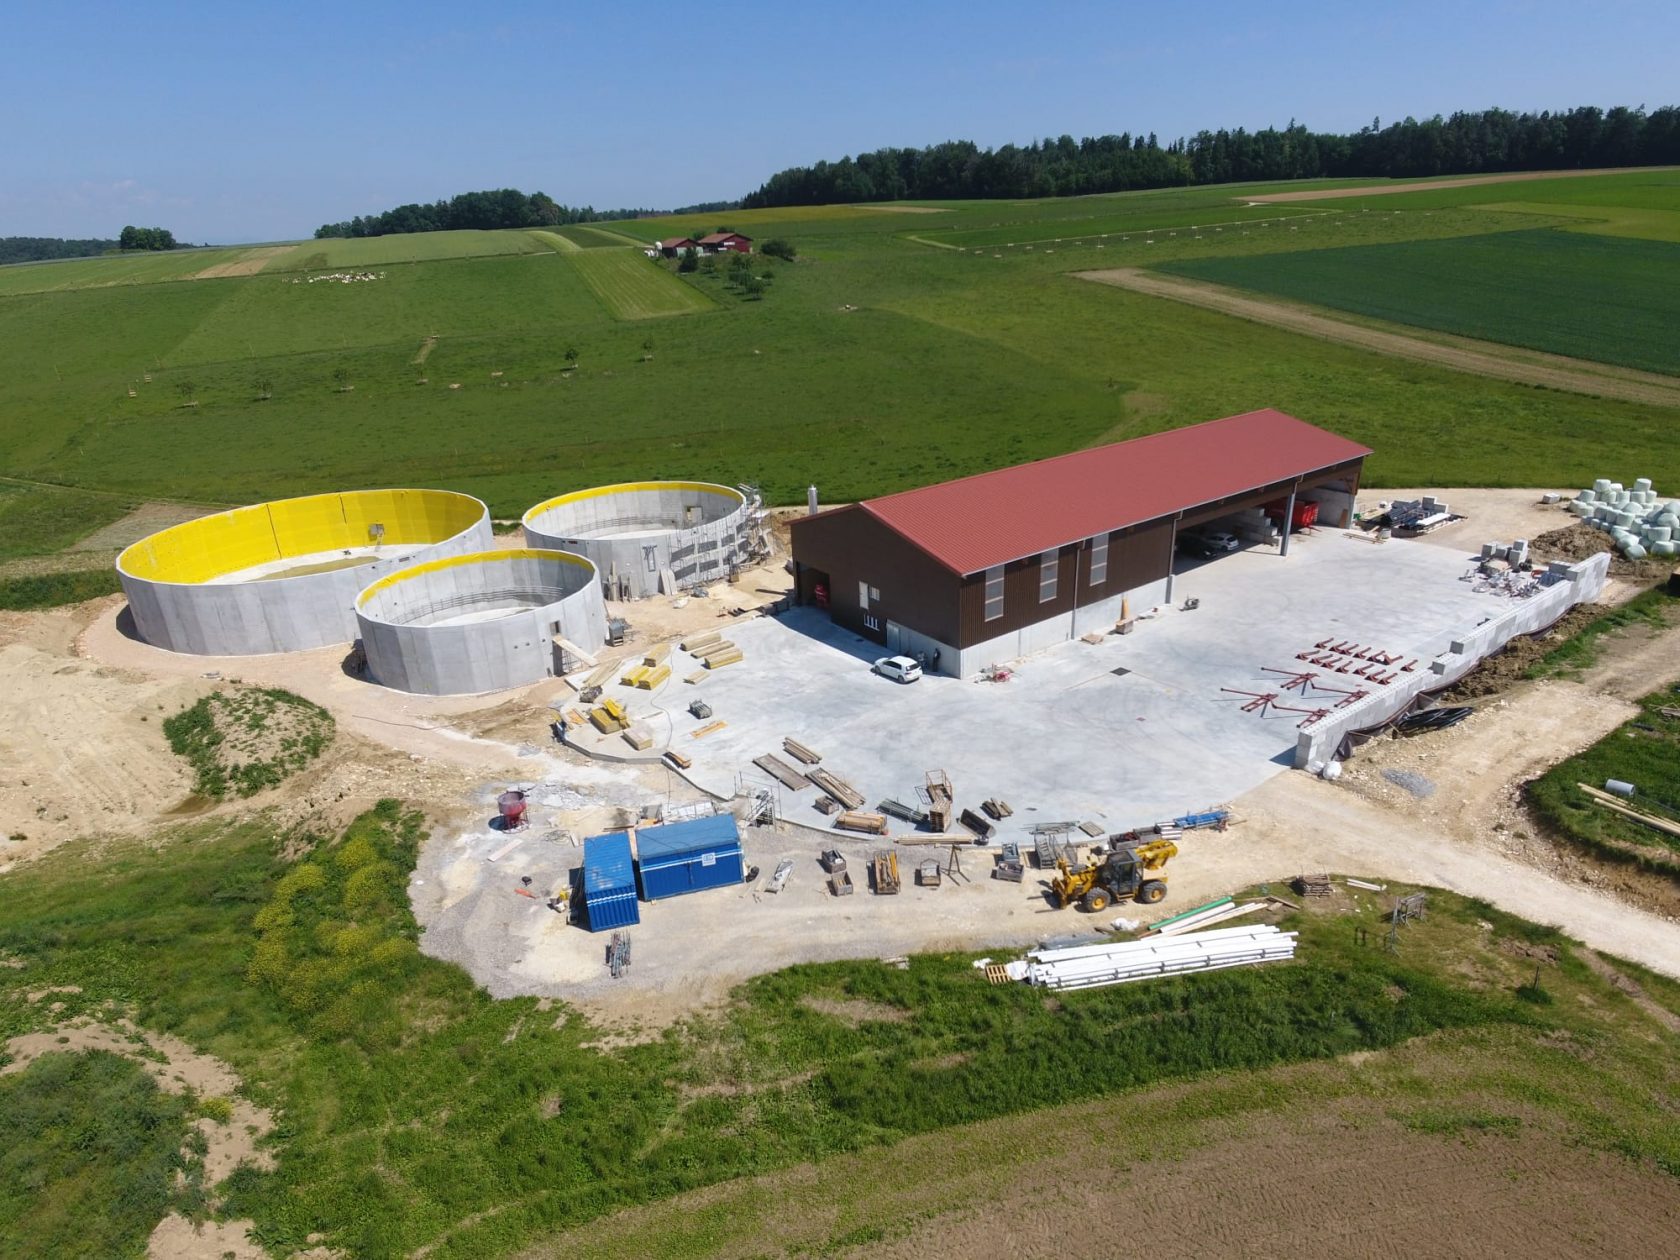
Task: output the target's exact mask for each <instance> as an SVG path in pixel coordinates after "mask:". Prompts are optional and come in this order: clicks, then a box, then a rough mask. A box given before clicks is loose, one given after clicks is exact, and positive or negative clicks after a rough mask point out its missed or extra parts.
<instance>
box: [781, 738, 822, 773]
mask: <svg viewBox="0 0 1680 1260" xmlns="http://www.w3.org/2000/svg"><path fill="white" fill-rule="evenodd" d="M782 751H783V752H785V753H787V754H788V756H790V757H792V758H793V759H794V760H796V761H802V762H804V763H805V764H806V765H808V766H814V765H816V764H817V762H819V761H821V760H822V754H821V753H820V752H816V751H814V750H813V749H812V748H811V747H810V745H808V744H801V743H800V742H799V741H798V740H797V739H794V738H793V736H791V735H789V736H787V737H786V738H784V739H783V740H782Z"/></svg>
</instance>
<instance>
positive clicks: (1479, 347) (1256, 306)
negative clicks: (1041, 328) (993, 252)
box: [1072, 267, 1680, 407]
mask: <svg viewBox="0 0 1680 1260" xmlns="http://www.w3.org/2000/svg"><path fill="white" fill-rule="evenodd" d="M1072 274H1073V275H1074V276H1075V277H1076V278H1078V279H1080V280H1093V281H1095V282H1097V283H1098V284H1111V285H1114V286H1115V287H1116V288H1121V289H1127V290H1129V291H1131V292H1133V293H1142V294H1145V295H1147V296H1149V297H1161V298H1169V299H1171V300H1172V301H1175V302H1185V303H1188V304H1189V305H1191V306H1200V307H1202V308H1204V309H1206V310H1210V311H1217V312H1219V313H1220V314H1222V315H1234V316H1236V317H1237V318H1238V319H1247V320H1251V321H1253V322H1254V323H1258V324H1267V325H1269V326H1271V327H1273V328H1281V329H1283V330H1284V331H1286V332H1293V333H1300V334H1302V335H1303V336H1307V337H1317V338H1318V339H1319V340H1321V341H1334V342H1337V343H1339V344H1341V345H1347V346H1355V347H1357V348H1359V349H1361V350H1371V351H1374V352H1376V353H1378V354H1388V355H1393V356H1395V357H1396V358H1401V359H1413V360H1416V361H1418V362H1422V363H1432V364H1434V365H1436V366H1437V367H1444V368H1449V369H1451V370H1453V371H1456V372H1469V373H1471V374H1473V375H1476V376H1488V377H1493V378H1495V379H1497V380H1504V381H1515V382H1517V383H1518V384H1521V385H1539V386H1543V387H1545V388H1547V389H1560V390H1564V391H1566V392H1568V393H1572V394H1587V395H1590V396H1591V397H1594V398H1620V399H1624V400H1626V401H1628V402H1637V403H1649V404H1651V405H1654V406H1659V407H1676V406H1680V382H1676V381H1674V380H1672V379H1670V378H1666V377H1662V376H1658V375H1655V374H1653V373H1648V372H1635V371H1632V370H1629V369H1624V368H1613V367H1610V366H1608V365H1605V364H1599V363H1592V362H1589V361H1588V360H1585V359H1570V358H1567V357H1565V356H1562V355H1538V354H1533V353H1528V352H1518V351H1514V350H1511V349H1508V348H1507V347H1504V346H1501V345H1498V344H1497V343H1494V342H1486V341H1474V340H1472V339H1470V338H1468V337H1446V336H1442V337H1433V336H1432V337H1431V338H1429V339H1425V338H1423V337H1420V336H1414V335H1411V334H1410V333H1408V332H1404V331H1390V330H1388V329H1382V328H1373V327H1370V326H1368V325H1365V324H1356V323H1351V322H1349V321H1347V320H1345V319H1339V318H1337V317H1336V316H1335V315H1333V314H1329V313H1324V312H1319V311H1316V310H1313V309H1311V308H1308V307H1304V306H1297V305H1295V304H1293V303H1288V302H1281V301H1277V300H1275V299H1271V298H1264V297H1259V296H1254V295H1250V294H1247V293H1241V292H1238V291H1237V290H1235V289H1228V288H1225V287H1224V286H1222V285H1217V284H1208V283H1206V282H1205V281H1201V280H1186V279H1182V278H1180V277H1178V276H1168V275H1163V274H1161V273H1159V272H1152V271H1144V270H1141V269H1139V268H1136V267H1117V268H1114V269H1112V270H1107V271H1078V272H1074V273H1072Z"/></svg>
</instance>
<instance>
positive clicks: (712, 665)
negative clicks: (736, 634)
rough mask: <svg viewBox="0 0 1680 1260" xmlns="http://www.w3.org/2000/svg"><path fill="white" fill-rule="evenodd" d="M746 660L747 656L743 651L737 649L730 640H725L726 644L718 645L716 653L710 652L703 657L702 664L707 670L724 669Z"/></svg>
mask: <svg viewBox="0 0 1680 1260" xmlns="http://www.w3.org/2000/svg"><path fill="white" fill-rule="evenodd" d="M744 659H746V658H745V654H744V653H743V652H742V651H741V649H740V648H738V647H736V646H735V645H734V644H733V643H730V642H729V641H728V640H725V641H724V642H722V643H720V644H718V646H717V649H716V650H715V651H712V652H708V653H707V654H706V655H705V656H703V657H701V658H700V663H701V664H702V665H704V666H705V667H706V668H707V669H722V668H723V667H724V666H725V665H734V664H735V663H736V662H738V661H741V660H744Z"/></svg>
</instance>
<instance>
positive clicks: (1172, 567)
mask: <svg viewBox="0 0 1680 1260" xmlns="http://www.w3.org/2000/svg"><path fill="white" fill-rule="evenodd" d="M1183 516H1184V513H1182V512H1180V513H1179V514H1178V515H1177V516H1175V517H1173V523H1172V540H1171V542H1169V543H1168V544H1167V593H1166V596H1165V598H1166V602H1167V603H1169V604H1170V603H1172V599H1173V579H1174V578H1175V577H1177V576H1178V572H1177V570H1178V522H1179V520H1180V519H1181V518H1182V517H1183Z"/></svg>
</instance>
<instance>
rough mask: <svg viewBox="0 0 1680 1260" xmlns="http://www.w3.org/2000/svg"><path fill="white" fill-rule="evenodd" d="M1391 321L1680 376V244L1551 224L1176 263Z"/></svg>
mask: <svg viewBox="0 0 1680 1260" xmlns="http://www.w3.org/2000/svg"><path fill="white" fill-rule="evenodd" d="M1161 270H1163V271H1166V272H1169V273H1170V274H1173V275H1179V276H1187V277H1189V278H1191V279H1196V280H1208V281H1212V282H1213V283H1215V284H1225V285H1232V286H1235V287H1237V288H1241V289H1248V290H1251V291H1254V292H1258V293H1265V294H1270V295H1274V296H1278V297H1284V298H1290V299H1293V300H1295V301H1298V302H1310V303H1313V304H1314V305H1317V306H1327V307H1331V308H1334V309H1337V310H1345V311H1351V312H1353V313H1355V314H1359V315H1365V316H1369V317H1371V318H1374V319H1382V320H1387V321H1389V322H1392V323H1398V324H1410V325H1416V326H1419V327H1423V328H1432V329H1436V330H1438V331H1440V332H1448V333H1456V334H1458V335H1460V336H1469V337H1478V338H1481V339H1483V340H1488V341H1498V342H1503V343H1505V344H1508V345H1515V346H1525V347H1528V348H1531V349H1535V350H1543V351H1546V352H1548V353H1551V354H1561V355H1568V356H1571V357H1573V358H1580V359H1596V360H1599V361H1601V362H1605V363H1616V364H1621V365H1623V366H1626V367H1632V368H1638V369H1641V370H1644V371H1649V372H1661V373H1667V374H1680V342H1677V341H1676V340H1675V337H1674V335H1673V334H1674V329H1676V328H1680V244H1669V243H1667V242H1662V241H1640V240H1631V239H1625V238H1620V237H1602V236H1588V235H1583V234H1581V233H1576V232H1560V231H1557V230H1554V229H1544V230H1539V231H1528V232H1506V233H1499V234H1495V235H1489V236H1483V237H1465V238H1461V239H1458V240H1452V241H1411V242H1405V243H1397V244H1391V245H1372V246H1353V247H1348V248H1342V249H1319V250H1303V251H1300V252H1298V253H1289V254H1274V255H1270V256H1267V257H1249V258H1239V257H1228V258H1208V259H1196V260H1183V261H1179V262H1172V263H1166V264H1163V265H1162V266H1161Z"/></svg>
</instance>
